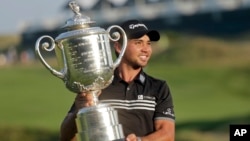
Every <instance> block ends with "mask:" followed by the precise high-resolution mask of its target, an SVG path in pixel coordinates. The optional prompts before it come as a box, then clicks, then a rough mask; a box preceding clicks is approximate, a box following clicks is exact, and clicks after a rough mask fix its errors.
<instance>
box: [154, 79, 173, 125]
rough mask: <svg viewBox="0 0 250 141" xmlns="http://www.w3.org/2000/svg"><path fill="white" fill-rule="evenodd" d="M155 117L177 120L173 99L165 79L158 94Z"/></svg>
mask: <svg viewBox="0 0 250 141" xmlns="http://www.w3.org/2000/svg"><path fill="white" fill-rule="evenodd" d="M154 119H172V120H175V114H174V105H173V99H172V95H171V92H170V89H169V87H168V85H167V83H166V82H165V81H164V82H163V83H162V84H161V86H160V87H159V90H158V94H157V96H156V107H155V113H154Z"/></svg>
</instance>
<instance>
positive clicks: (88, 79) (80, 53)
mask: <svg viewBox="0 0 250 141" xmlns="http://www.w3.org/2000/svg"><path fill="white" fill-rule="evenodd" d="M69 6H70V8H71V10H72V11H73V12H74V13H75V15H74V17H73V18H71V19H69V20H68V21H67V22H66V25H65V26H64V27H63V29H65V30H66V31H65V32H63V33H61V34H60V35H59V36H57V37H56V38H55V40H54V39H53V38H52V37H51V36H47V35H44V36H41V37H40V38H39V39H38V40H37V41H36V46H35V51H36V54H37V56H38V57H39V59H40V60H41V62H42V63H43V65H44V66H45V67H46V68H47V69H48V70H49V71H51V73H52V74H53V75H55V76H56V77H58V78H60V79H62V80H63V82H64V83H65V85H66V87H67V88H68V89H69V90H70V91H72V92H74V93H79V92H88V93H90V94H92V95H93V97H94V103H95V104H94V106H90V107H85V108H82V109H80V110H79V111H78V113H77V117H76V126H77V133H76V137H77V140H78V141H118V140H122V139H123V138H124V134H123V130H122V125H121V124H119V121H118V116H117V111H116V110H114V109H113V108H112V107H111V106H109V105H107V104H103V103H99V102H98V96H97V94H98V92H99V91H100V90H102V89H104V88H106V87H107V86H108V85H109V84H110V83H111V82H112V80H113V73H114V69H115V68H116V67H117V66H118V65H119V64H120V62H121V58H122V56H123V54H124V52H125V50H126V46H127V37H126V34H125V32H124V30H123V29H122V28H121V27H120V26H117V25H113V26H110V27H109V28H108V29H107V30H104V29H102V28H100V27H90V24H93V23H94V22H93V21H91V20H90V18H89V17H87V16H82V15H81V13H80V8H79V6H78V5H77V4H76V2H75V1H71V2H70V3H69ZM111 30H112V31H111ZM111 32H113V33H112V34H111ZM120 38H122V49H121V53H120V55H119V56H118V57H117V58H116V60H115V61H114V62H113V57H112V51H111V48H110V42H109V41H110V40H111V41H118V40H119V39H120ZM41 42H43V43H41ZM40 48H42V49H44V50H45V51H47V52H49V51H55V54H56V58H57V60H58V66H59V69H57V70H56V69H53V68H52V67H51V66H50V65H49V64H48V63H47V62H46V61H45V60H44V58H43V56H42V55H41V51H40ZM58 70H59V71H58Z"/></svg>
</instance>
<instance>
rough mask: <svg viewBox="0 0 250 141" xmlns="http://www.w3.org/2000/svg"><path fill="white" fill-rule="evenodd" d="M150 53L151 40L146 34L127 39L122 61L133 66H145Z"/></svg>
mask: <svg viewBox="0 0 250 141" xmlns="http://www.w3.org/2000/svg"><path fill="white" fill-rule="evenodd" d="M151 54H152V48H151V41H150V39H149V37H148V36H147V35H144V36H142V37H141V38H138V39H130V40H128V44H127V49H126V51H125V54H124V57H123V61H124V62H125V63H127V64H128V65H131V66H132V67H133V68H135V69H136V68H139V67H145V66H146V65H147V63H148V60H149V59H150V57H151Z"/></svg>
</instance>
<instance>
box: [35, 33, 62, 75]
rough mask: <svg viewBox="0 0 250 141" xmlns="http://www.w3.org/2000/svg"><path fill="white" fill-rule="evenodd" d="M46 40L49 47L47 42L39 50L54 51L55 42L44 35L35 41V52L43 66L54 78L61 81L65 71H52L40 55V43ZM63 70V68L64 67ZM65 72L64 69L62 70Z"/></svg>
mask: <svg viewBox="0 0 250 141" xmlns="http://www.w3.org/2000/svg"><path fill="white" fill-rule="evenodd" d="M45 38H48V39H49V40H50V43H51V46H50V45H49V43H48V42H44V43H43V44H42V45H41V48H42V49H44V50H45V51H52V50H54V49H55V41H54V39H53V38H52V37H50V36H48V35H44V36H41V37H40V38H38V40H37V41H36V48H35V52H36V54H37V56H38V57H39V59H40V61H41V62H42V63H43V65H44V66H45V67H46V68H47V69H48V70H49V71H50V72H51V73H52V74H53V75H55V76H56V77H58V78H61V79H63V78H64V77H65V71H62V72H59V71H57V70H55V69H53V68H52V67H51V66H50V65H49V64H48V63H47V62H46V61H45V60H44V58H43V56H42V55H41V52H40V42H41V40H43V39H45ZM64 61H65V60H64ZM64 68H65V67H64ZM63 70H65V69H63Z"/></svg>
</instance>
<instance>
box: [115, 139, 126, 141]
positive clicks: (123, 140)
mask: <svg viewBox="0 0 250 141" xmlns="http://www.w3.org/2000/svg"><path fill="white" fill-rule="evenodd" d="M112 141H125V139H117V140H112Z"/></svg>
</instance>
